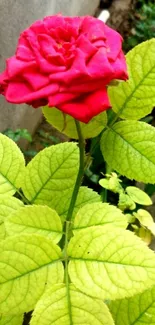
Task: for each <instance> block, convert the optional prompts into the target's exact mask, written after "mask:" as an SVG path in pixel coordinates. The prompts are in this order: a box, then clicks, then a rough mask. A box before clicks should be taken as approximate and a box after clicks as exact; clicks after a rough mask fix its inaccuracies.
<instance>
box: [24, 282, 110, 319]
mask: <svg viewBox="0 0 155 325" xmlns="http://www.w3.org/2000/svg"><path fill="white" fill-rule="evenodd" d="M30 324H31V325H52V324H54V325H60V324H61V325H62V324H64V325H71V324H72V325H78V324H79V325H82V324H83V325H84V324H90V325H91V324H92V325H94V324H95V325H102V324H103V325H114V322H113V319H112V316H111V315H110V313H109V310H108V307H107V306H106V305H105V304H104V302H103V301H102V300H99V299H94V298H93V299H92V298H91V297H88V296H86V295H85V294H83V293H82V292H79V291H78V290H77V289H76V288H75V287H74V286H73V285H70V286H69V288H67V287H66V286H65V284H59V285H54V286H53V288H51V289H50V290H48V292H47V293H46V294H45V295H43V297H42V298H41V299H40V301H39V302H38V304H37V306H36V308H35V310H34V312H33V316H32V319H31V323H30Z"/></svg>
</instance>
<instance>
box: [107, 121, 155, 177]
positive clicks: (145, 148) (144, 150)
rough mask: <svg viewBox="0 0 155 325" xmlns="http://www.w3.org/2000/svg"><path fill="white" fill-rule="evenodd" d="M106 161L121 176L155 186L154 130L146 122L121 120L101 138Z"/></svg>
mask: <svg viewBox="0 0 155 325" xmlns="http://www.w3.org/2000/svg"><path fill="white" fill-rule="evenodd" d="M101 151H102V154H103V156H104V158H105V160H106V162H107V163H108V164H109V165H110V166H111V167H112V168H113V169H114V170H116V171H118V172H119V173H120V174H122V175H124V176H126V177H128V178H130V179H135V180H137V181H142V182H144V183H155V128H154V127H153V126H150V125H148V124H147V123H144V122H137V121H122V122H118V123H116V124H114V125H113V126H112V127H111V128H109V129H108V130H107V131H106V132H105V133H104V134H103V136H102V138H101Z"/></svg>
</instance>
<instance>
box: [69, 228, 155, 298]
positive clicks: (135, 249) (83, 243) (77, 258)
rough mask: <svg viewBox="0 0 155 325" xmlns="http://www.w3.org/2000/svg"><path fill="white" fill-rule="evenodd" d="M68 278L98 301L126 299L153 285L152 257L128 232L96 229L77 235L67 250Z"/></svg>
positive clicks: (154, 270) (154, 262) (154, 259)
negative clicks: (68, 260) (68, 257)
mask: <svg viewBox="0 0 155 325" xmlns="http://www.w3.org/2000/svg"><path fill="white" fill-rule="evenodd" d="M68 255H69V256H70V260H71V261H70V262H69V275H70V278H71V281H72V282H73V284H74V285H75V286H76V288H78V289H79V290H81V291H82V292H84V293H86V294H88V295H90V296H93V297H96V298H100V299H112V300H113V299H118V298H124V297H130V296H132V295H134V294H135V293H139V292H142V291H143V290H144V289H146V288H149V287H150V286H151V285H153V283H154V281H155V256H154V253H153V251H151V250H150V249H149V248H148V247H147V246H146V244H145V243H143V242H142V241H141V239H139V238H138V237H136V236H135V235H134V234H133V233H131V231H128V230H122V229H120V228H114V227H111V226H104V227H103V226H96V227H91V228H88V229H83V230H81V231H78V232H77V234H76V235H75V236H74V237H73V238H72V239H71V241H70V243H69V247H68Z"/></svg>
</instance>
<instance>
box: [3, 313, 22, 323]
mask: <svg viewBox="0 0 155 325" xmlns="http://www.w3.org/2000/svg"><path fill="white" fill-rule="evenodd" d="M22 324H23V315H18V316H4V317H3V316H2V318H0V325H22Z"/></svg>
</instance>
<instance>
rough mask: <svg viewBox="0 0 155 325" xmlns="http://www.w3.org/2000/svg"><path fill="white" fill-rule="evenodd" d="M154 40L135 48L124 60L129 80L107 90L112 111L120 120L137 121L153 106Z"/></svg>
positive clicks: (154, 74)
mask: <svg viewBox="0 0 155 325" xmlns="http://www.w3.org/2000/svg"><path fill="white" fill-rule="evenodd" d="M154 53H155V39H151V40H149V41H147V42H144V43H142V44H140V45H138V46H136V47H135V48H134V49H133V50H131V51H130V52H129V53H128V54H127V56H126V58H127V65H128V71H129V80H128V81H127V82H121V83H120V84H119V86H118V87H110V88H109V96H110V102H111V105H112V107H113V110H114V111H115V112H116V113H117V114H118V116H120V117H121V118H125V119H130V120H138V119H141V118H142V117H144V116H146V115H148V114H149V113H150V112H151V111H152V108H153V107H154V106H155V56H154Z"/></svg>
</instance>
